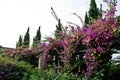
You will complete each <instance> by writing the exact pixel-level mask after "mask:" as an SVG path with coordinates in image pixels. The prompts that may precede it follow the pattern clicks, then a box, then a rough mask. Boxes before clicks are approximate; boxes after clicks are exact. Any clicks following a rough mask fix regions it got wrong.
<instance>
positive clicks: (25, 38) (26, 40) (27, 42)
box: [23, 27, 30, 48]
mask: <svg viewBox="0 0 120 80" xmlns="http://www.w3.org/2000/svg"><path fill="white" fill-rule="evenodd" d="M29 43H30V34H29V27H28V29H27V32H26V34H25V36H24V40H23V46H24V47H26V48H29Z"/></svg>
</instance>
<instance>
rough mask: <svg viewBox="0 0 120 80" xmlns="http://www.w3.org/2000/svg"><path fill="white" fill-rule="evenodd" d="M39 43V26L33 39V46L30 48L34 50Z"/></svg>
mask: <svg viewBox="0 0 120 80" xmlns="http://www.w3.org/2000/svg"><path fill="white" fill-rule="evenodd" d="M40 41H41V32H40V26H39V29H38V30H37V32H36V36H35V37H34V38H33V44H32V47H33V48H35V47H36V46H37V45H38V44H39V43H40Z"/></svg>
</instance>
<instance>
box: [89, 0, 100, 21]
mask: <svg viewBox="0 0 120 80" xmlns="http://www.w3.org/2000/svg"><path fill="white" fill-rule="evenodd" d="M98 15H99V12H98V8H97V5H96V2H95V0H91V2H90V9H89V18H90V22H92V20H93V19H97V18H98Z"/></svg>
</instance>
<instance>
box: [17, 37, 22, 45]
mask: <svg viewBox="0 0 120 80" xmlns="http://www.w3.org/2000/svg"><path fill="white" fill-rule="evenodd" d="M21 46H22V36H21V35H20V37H19V40H18V42H17V46H16V47H21Z"/></svg>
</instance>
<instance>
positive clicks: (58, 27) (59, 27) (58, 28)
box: [55, 19, 62, 38]
mask: <svg viewBox="0 0 120 80" xmlns="http://www.w3.org/2000/svg"><path fill="white" fill-rule="evenodd" d="M61 31H62V24H61V21H60V19H59V20H58V25H56V30H55V38H59V37H60V32H61Z"/></svg>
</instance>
